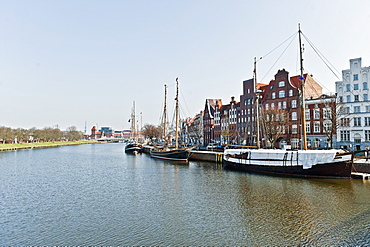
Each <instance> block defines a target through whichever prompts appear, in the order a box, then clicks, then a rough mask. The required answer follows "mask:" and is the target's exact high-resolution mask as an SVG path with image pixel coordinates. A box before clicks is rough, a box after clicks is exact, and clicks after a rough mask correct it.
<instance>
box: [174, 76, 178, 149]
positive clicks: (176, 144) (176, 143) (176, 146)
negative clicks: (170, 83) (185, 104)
mask: <svg viewBox="0 0 370 247" xmlns="http://www.w3.org/2000/svg"><path fill="white" fill-rule="evenodd" d="M178 79H179V78H176V98H175V100H176V138H175V140H176V142H175V148H176V149H178V148H179V81H178Z"/></svg>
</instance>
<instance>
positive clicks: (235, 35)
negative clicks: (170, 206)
mask: <svg viewBox="0 0 370 247" xmlns="http://www.w3.org/2000/svg"><path fill="white" fill-rule="evenodd" d="M369 9H370V1H368V0H352V1H348V0H346V1H344V0H309V1H305V0H281V1H276V0H259V1H252V0H244V1H241V0H240V1H239V0H212V1H210V0H176V1H173V0H156V1H154V0H109V1H103V0H101V1H100V0H63V1H62V0H56V1H49V0H32V1H28V0H23V1H21V0H12V1H9V0H0V126H7V127H11V128H26V129H29V128H32V127H36V128H40V129H41V128H44V127H56V126H57V127H58V128H60V129H62V130H65V129H66V128H67V127H70V126H76V127H77V128H78V129H79V130H81V131H84V129H85V125H86V127H87V133H90V129H91V127H92V126H93V125H98V127H99V128H100V127H102V126H110V127H112V128H114V129H115V130H122V129H129V128H130V123H129V122H128V120H129V119H130V115H131V109H132V105H133V102H134V101H135V105H136V115H137V119H138V121H139V124H140V125H144V124H146V123H148V124H154V125H158V124H159V123H160V117H161V112H162V106H163V97H164V85H165V84H166V85H168V106H169V112H171V109H173V106H174V98H175V96H174V94H175V90H176V88H175V79H176V78H179V85H180V104H181V117H182V118H185V117H193V116H194V115H195V114H197V113H199V112H200V111H201V110H203V109H204V104H205V100H206V99H207V98H218V99H222V100H223V103H224V104H227V103H229V102H230V99H231V97H232V96H235V98H236V100H237V101H238V100H239V97H240V94H241V93H242V82H243V80H246V79H250V78H252V73H253V61H254V58H255V57H257V58H260V57H262V59H260V60H258V62H257V79H258V80H259V82H262V83H268V82H269V81H270V80H271V79H273V78H274V75H275V74H276V73H277V71H278V70H279V69H282V68H284V69H286V70H287V71H289V72H290V75H292V76H293V75H298V74H299V64H298V38H297V35H295V34H296V33H297V31H298V24H299V23H300V26H301V30H302V33H303V35H304V37H307V38H308V40H309V41H307V40H305V39H304V38H303V44H304V47H305V51H304V54H303V56H304V69H305V72H307V73H310V74H312V75H313V76H314V78H315V79H316V80H317V81H318V82H319V83H320V84H321V85H322V86H323V88H324V92H326V91H328V92H334V91H335V81H338V80H341V71H342V70H344V69H348V68H349V59H352V58H358V57H362V66H363V67H364V66H369V65H370V64H369V63H370V45H369V44H370V32H369V30H370V12H369ZM284 41H286V42H285V43H284ZM309 43H311V44H313V45H314V46H315V47H316V49H318V50H319V51H320V52H321V54H322V56H324V57H325V58H326V59H327V61H328V62H329V63H330V64H331V65H332V66H333V70H334V71H335V72H336V73H337V75H334V74H333V73H332V72H331V70H329V69H328V68H327V66H326V65H325V64H324V63H323V62H322V60H320V58H319V56H317V55H316V53H315V52H314V50H313V49H312V48H311V46H310V44H309ZM275 48H276V49H275ZM284 51H285V52H284ZM338 76H339V77H338ZM171 114H172V113H171ZM171 114H169V115H170V116H169V118H171V116H172V115H171Z"/></svg>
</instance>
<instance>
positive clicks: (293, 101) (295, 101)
mask: <svg viewBox="0 0 370 247" xmlns="http://www.w3.org/2000/svg"><path fill="white" fill-rule="evenodd" d="M292 108H297V100H295V99H294V100H292Z"/></svg>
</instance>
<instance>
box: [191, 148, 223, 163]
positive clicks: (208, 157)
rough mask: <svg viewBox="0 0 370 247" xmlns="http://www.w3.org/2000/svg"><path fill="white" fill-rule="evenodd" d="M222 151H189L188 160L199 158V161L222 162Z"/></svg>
mask: <svg viewBox="0 0 370 247" xmlns="http://www.w3.org/2000/svg"><path fill="white" fill-rule="evenodd" d="M222 155H223V153H222V152H213V151H196V150H192V151H190V156H189V160H199V161H211V162H216V163H222Z"/></svg>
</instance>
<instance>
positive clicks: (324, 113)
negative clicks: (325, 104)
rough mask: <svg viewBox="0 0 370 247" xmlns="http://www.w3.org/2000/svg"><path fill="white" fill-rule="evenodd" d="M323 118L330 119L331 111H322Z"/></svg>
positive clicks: (327, 109) (326, 109) (328, 109)
mask: <svg viewBox="0 0 370 247" xmlns="http://www.w3.org/2000/svg"><path fill="white" fill-rule="evenodd" d="M323 118H324V119H331V110H330V108H324V109H323Z"/></svg>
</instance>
